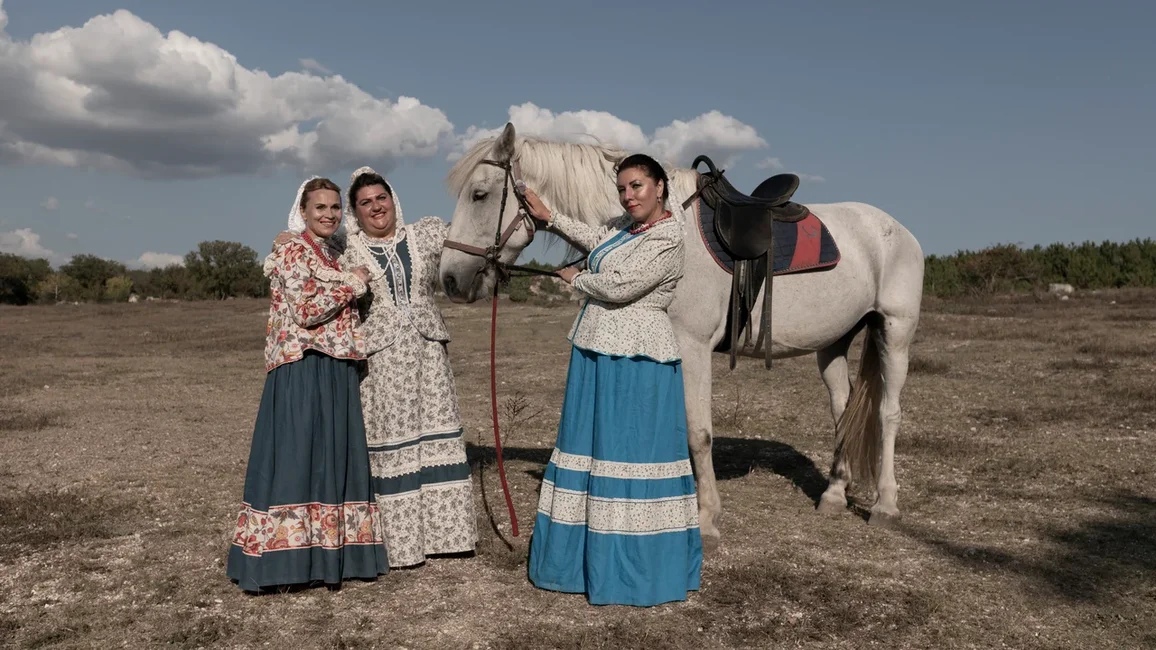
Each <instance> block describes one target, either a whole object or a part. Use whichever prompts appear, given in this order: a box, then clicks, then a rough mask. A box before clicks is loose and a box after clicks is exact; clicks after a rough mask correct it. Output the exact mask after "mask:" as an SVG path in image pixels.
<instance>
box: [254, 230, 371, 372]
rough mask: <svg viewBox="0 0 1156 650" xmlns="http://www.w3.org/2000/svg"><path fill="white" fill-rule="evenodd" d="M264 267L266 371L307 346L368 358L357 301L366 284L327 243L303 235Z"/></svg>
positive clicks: (333, 354)
mask: <svg viewBox="0 0 1156 650" xmlns="http://www.w3.org/2000/svg"><path fill="white" fill-rule="evenodd" d="M311 243H312V244H314V245H316V247H317V248H316V250H315V249H314V247H313V246H312V245H311ZM318 251H320V255H319V254H318ZM265 269H266V272H267V274H268V276H269V292H270V301H269V321H268V324H267V326H266V329H265V370H266V371H271V370H273V369H274V368H276V367H278V366H280V365H283V364H286V363H291V362H293V361H298V360H300V359H301V358H302V356H304V354H305V351H306V350H316V351H317V352H321V353H323V354H327V355H329V356H331V357H336V358H338V359H364V358H365V344H364V342H363V341H362V336H361V333H360V332H359V331H358V326H359V325H360V318H359V317H358V314H357V308H356V304H355V301H356V300H357V298H359V297H361V296H362V295H364V294H365V291H366V286H365V283H364V282H362V281H361V280H360V279H359V278H358V277H357V276H356V275H354V274H352V273H349V272H346V271H343V270H342V269H341V267H340V266H339V264H338V262H337V254H336V252H335V251H333V250H332V248H330V245H329V243H328V242H324V241H321V242H319V241H317V240H316V239H313V238H312V237H311V236H310V235H308V234H303V235H298V236H297V237H294V238H293V239H292V240H291V241H289V242H287V243H286V244H285V245H283V246H278V247H277V248H276V250H274V252H273V254H272V255H270V256H269V260H268V261H267V263H266V265H265Z"/></svg>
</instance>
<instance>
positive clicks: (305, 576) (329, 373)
mask: <svg viewBox="0 0 1156 650" xmlns="http://www.w3.org/2000/svg"><path fill="white" fill-rule="evenodd" d="M341 217H342V209H341V190H340V188H338V187H337V185H336V184H335V183H333V181H330V180H329V179H326V178H311V179H309V180H308V181H306V182H305V183H302V185H301V187H300V188H299V189H298V190H297V198H296V199H295V200H294V201H293V205H292V208H291V210H290V215H289V229H290V232H291V233H292V234H291V236H290V237H289V239H288V241H286V242H285V243H284V244H283V245H280V246H278V247H277V248H276V249H275V250H274V252H273V254H272V255H270V256H269V259H268V261H267V262H266V271H267V273H268V275H269V279H270V281H269V288H270V301H269V322H268V325H267V329H266V343H265V370H266V373H267V374H266V377H265V389H264V392H263V393H262V395H261V405H260V407H259V409H258V411H257V420H256V423H255V424H254V427H253V440H252V445H251V448H250V451H249V463H248V468H247V469H246V472H245V488H244V495H243V497H242V504H241V508H240V513H239V515H238V517H237V524H236V527H235V529H234V532H233V540H232V545H231V546H230V548H229V558H228V565H227V567H226V574H227V575H228V576H229V578H231V579H232V580H233V581H235V582H236V583H237V585H238V586H239V587H240V588H241V589H243V590H245V591H249V592H262V591H269V590H272V589H274V588H278V589H279V588H282V587H285V586H289V585H301V584H308V583H314V582H321V583H325V584H326V585H329V586H330V587H336V586H337V585H339V584H340V583H341V581H342V580H345V579H348V578H363V579H372V578H376V577H377V576H378V575H381V574H384V573H386V572H388V570H389V566H388V561H387V559H386V547H385V544H384V540H383V535H382V530H381V519H380V516H379V512H378V506H377V500H376V499H375V496H374V493H373V487H372V479H371V476H370V467H369V453H368V450H367V449H366V440H365V424H364V421H363V418H362V410H361V400H360V396H359V392H358V363H359V362H360V361H361V360H363V359H364V358H365V346H364V341H363V340H362V338H361V336H360V334H359V332H358V324H359V321H360V316H359V314H358V311H357V308H356V301H357V298H358V297H360V296H362V295H364V294H365V292H366V283H367V281H368V280H369V272H368V270H367V269H366V268H364V267H357V266H356V265H342V264H341V263H340V262H339V261H338V259H337V253H336V251H334V250H333V249H332V248H331V247H330V238H331V237H332V236H333V234H334V233H335V232H336V231H337V229H338V227H339V226H340V225H341Z"/></svg>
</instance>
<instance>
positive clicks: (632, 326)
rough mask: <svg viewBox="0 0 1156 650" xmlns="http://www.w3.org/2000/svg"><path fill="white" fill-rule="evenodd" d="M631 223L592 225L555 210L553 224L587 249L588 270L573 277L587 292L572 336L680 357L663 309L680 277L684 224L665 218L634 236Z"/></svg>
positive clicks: (604, 349) (656, 356) (622, 352)
mask: <svg viewBox="0 0 1156 650" xmlns="http://www.w3.org/2000/svg"><path fill="white" fill-rule="evenodd" d="M632 225H633V222H632V221H631V220H630V217H629V215H625V216H623V217H619V218H618V219H615V220H614V221H612V222H611V223H610V224H609V225H607V226H604V227H602V228H595V227H593V226H588V225H586V224H584V223H582V222H580V221H578V220H576V219H572V218H570V217H567V216H565V215H562V214H558V213H555V214H554V218H553V220H552V222H551V228H554V229H556V230H557V231H559V232H561V233H562V234H564V235H565V236H566V237H567V238H569V239H570V240H571V241H573V242H574V243H575V244H577V245H579V246H581V247H583V248H585V249H586V250H589V251H590V255H589V256H588V257H587V270H586V271H583V272H582V273H579V274H578V275H577V276H576V277H575V278H574V281H573V285H574V288H575V289H577V290H579V291H581V292H582V293H583V294H585V295H586V296H587V297H586V299H585V300H584V301H583V304H582V309H581V310H580V311H579V312H578V317H577V318H576V319H575V320H574V324H573V326H572V327H571V328H570V341H571V342H572V343H573V344H574V345H576V346H578V347H580V348H582V349H585V350H592V351H595V352H601V353H603V354H609V355H614V356H623V357H646V358H649V359H653V360H655V361H659V362H668V361H676V360H679V359H681V356H680V354H679V350H678V342H677V340H676V339H675V336H674V328H673V326H672V325H671V323H670V317H669V316H668V315H667V313H666V309H667V308H668V307H669V306H670V303H671V302H672V301H673V300H674V288H675V286H676V285H677V284H678V280H679V279H680V278H681V277H682V268H683V258H684V252H683V233H682V225H681V223H680V221H679V220H678V219H673V218H672V219H667V220H665V221H662V222H659V223H658V224H656V225H655V226H654V227H653V228H650V229H649V230H646V231H644V232H642V233H640V234H637V235H632V234H630V233H629V231H628V230H629V228H630V226H632Z"/></svg>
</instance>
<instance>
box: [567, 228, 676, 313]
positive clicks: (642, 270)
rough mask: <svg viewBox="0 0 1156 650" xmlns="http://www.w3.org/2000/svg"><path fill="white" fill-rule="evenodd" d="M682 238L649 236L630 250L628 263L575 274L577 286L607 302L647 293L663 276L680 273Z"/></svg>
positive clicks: (629, 299)
mask: <svg viewBox="0 0 1156 650" xmlns="http://www.w3.org/2000/svg"><path fill="white" fill-rule="evenodd" d="M682 263H683V246H682V241H681V240H672V239H666V238H653V239H652V238H647V239H646V240H645V241H643V242H642V243H640V244H639V245H638V248H636V249H635V250H633V251H632V252H631V253H630V258H629V263H628V264H616V265H615V266H614V268H612V269H609V270H607V271H602V272H591V271H584V272H582V273H579V274H578V275H577V276H575V277H574V281H573V284H574V288H575V289H578V290H579V291H581V292H582V293H584V294H586V295H588V296H590V297H591V298H594V299H595V300H601V301H602V302H608V303H627V302H631V301H633V300H637V299H638V298H640V297H642V296H644V295H646V294H647V293H648V292H650V291H651V290H653V289H654V288H655V287H656V286H658V285H659V284H660V283H661V282H663V281H664V280H668V279H670V278H673V277H677V276H679V275H681V272H682Z"/></svg>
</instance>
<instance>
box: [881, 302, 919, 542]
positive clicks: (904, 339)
mask: <svg viewBox="0 0 1156 650" xmlns="http://www.w3.org/2000/svg"><path fill="white" fill-rule="evenodd" d="M916 324H917V319H916V318H911V317H888V318H886V319H885V320H884V325H883V336H882V343H883V345H882V349H881V351H880V355H879V366H880V368H879V371H880V376H881V377H882V380H883V385H882V391H881V395H880V399H879V428H880V430H881V432H882V441H881V442H882V444H881V445H880V447H881V449H880V450H879V451H880V454H879V477H878V483H877V484H876V498H875V504H874V505H872V506H871V519H870V523H871V524H872V525H888V524H889V523H891V522H893V521H895V520H896V519H898V518H899V506H898V503H897V501H898V492H899V485H898V483H897V482H896V480H895V440H896V438H898V436H899V425H900V423H901V422H902V421H903V412H902V409H901V408H900V406H899V394H900V393H901V392H902V391H903V386H904V384H905V383H906V382H907V366H908V360H909V352H910V349H911V343H912V342H913V341H914V339H915V328H916Z"/></svg>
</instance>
